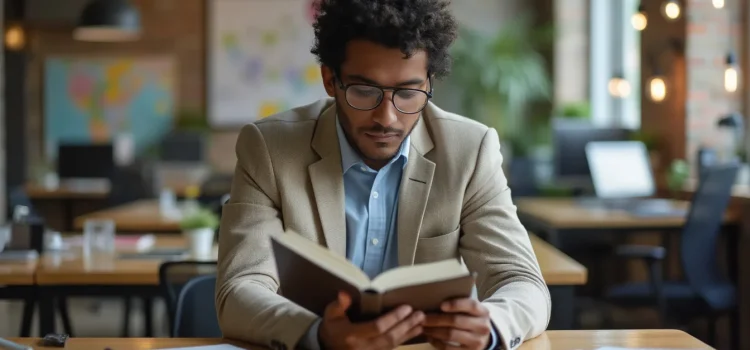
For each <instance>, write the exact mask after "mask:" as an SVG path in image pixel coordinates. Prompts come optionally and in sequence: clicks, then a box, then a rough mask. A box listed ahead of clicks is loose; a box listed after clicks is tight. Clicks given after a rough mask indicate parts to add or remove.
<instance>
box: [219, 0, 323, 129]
mask: <svg viewBox="0 0 750 350" xmlns="http://www.w3.org/2000/svg"><path fill="white" fill-rule="evenodd" d="M313 3H314V0H214V1H211V2H210V3H209V6H210V8H209V45H208V46H209V50H208V55H209V57H208V61H209V70H208V80H209V89H208V90H209V93H208V97H209V100H208V118H209V120H210V122H211V124H212V125H213V126H216V127H236V126H241V125H244V124H247V123H250V122H253V121H255V120H257V119H259V118H264V117H267V116H269V115H272V114H275V113H278V112H281V111H284V110H286V109H290V108H294V107H298V106H301V105H305V104H308V103H311V102H314V101H316V100H318V99H320V98H323V97H326V96H327V95H326V93H325V89H324V88H323V85H322V80H321V75H320V66H319V65H318V63H317V62H316V60H315V57H314V56H313V55H312V54H311V53H310V49H311V48H312V45H313V42H314V33H313V28H312V23H313V20H314V18H315V11H314V6H313Z"/></svg>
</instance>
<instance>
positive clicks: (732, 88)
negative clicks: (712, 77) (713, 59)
mask: <svg viewBox="0 0 750 350" xmlns="http://www.w3.org/2000/svg"><path fill="white" fill-rule="evenodd" d="M726 64H727V66H726V68H725V69H724V90H726V91H727V92H730V93H731V92H736V91H737V88H738V87H739V85H740V84H739V80H740V78H739V77H740V75H739V72H738V71H737V65H736V64H737V60H736V59H735V57H734V54H733V53H730V54H728V55H727V60H726Z"/></svg>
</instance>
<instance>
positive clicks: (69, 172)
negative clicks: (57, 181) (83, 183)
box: [57, 143, 115, 179]
mask: <svg viewBox="0 0 750 350" xmlns="http://www.w3.org/2000/svg"><path fill="white" fill-rule="evenodd" d="M114 169H115V161H114V148H113V146H112V144H111V143H110V144H72V143H69V144H61V145H59V146H58V149H57V174H58V176H59V177H60V178H61V179H101V178H109V177H110V176H111V175H112V172H113V171H114Z"/></svg>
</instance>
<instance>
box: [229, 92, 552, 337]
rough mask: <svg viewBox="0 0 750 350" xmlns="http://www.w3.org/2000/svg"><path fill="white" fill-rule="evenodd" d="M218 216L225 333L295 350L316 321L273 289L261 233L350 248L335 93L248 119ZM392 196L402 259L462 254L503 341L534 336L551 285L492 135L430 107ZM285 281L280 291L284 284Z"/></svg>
mask: <svg viewBox="0 0 750 350" xmlns="http://www.w3.org/2000/svg"><path fill="white" fill-rule="evenodd" d="M236 152H237V159H238V160H237V167H236V170H235V174H234V181H233V184H232V192H231V199H230V201H229V203H228V204H227V205H226V206H225V207H224V209H223V213H222V221H221V230H220V233H219V267H218V282H217V289H216V306H217V312H218V317H219V323H220V325H221V330H222V332H223V334H224V336H225V337H228V338H234V339H239V340H244V341H249V342H252V343H255V344H259V345H268V346H271V347H272V348H276V349H282V350H283V349H287V348H289V349H291V348H294V347H295V346H296V345H297V342H298V341H299V340H300V339H301V337H302V336H304V335H305V333H306V332H307V330H308V328H309V327H310V325H311V324H313V323H314V321H315V320H316V319H317V316H316V315H314V314H312V313H310V312H308V311H307V310H305V309H303V308H301V307H299V306H297V305H296V304H293V303H292V302H290V301H288V300H287V299H285V298H284V297H283V296H281V295H279V294H277V291H278V290H279V287H280V286H279V280H278V278H277V275H276V267H275V263H274V259H273V253H272V251H271V246H270V238H269V236H270V235H272V234H275V233H278V232H282V231H294V232H298V233H299V234H301V235H304V236H305V237H307V238H309V239H311V240H313V241H315V242H318V243H319V244H321V245H325V246H327V247H328V248H329V249H331V250H332V251H334V252H336V253H338V254H341V255H342V256H345V255H346V226H345V225H346V223H345V216H344V215H345V214H344V183H343V173H342V169H341V153H340V150H339V144H338V136H337V134H336V111H335V105H334V104H333V100H331V99H326V100H321V101H318V102H316V103H314V104H311V105H308V106H303V107H300V108H297V109H294V110H291V111H287V112H284V113H281V114H279V115H276V116H273V117H269V118H266V119H263V120H260V121H258V122H256V123H254V124H250V125H247V126H245V127H244V128H243V129H242V132H241V133H240V136H239V139H238V140H237V148H236ZM408 159H409V160H408V162H407V165H406V168H405V170H404V173H403V177H402V179H401V187H400V192H399V200H398V201H399V202H398V222H397V227H398V231H397V232H398V260H399V263H400V264H401V265H411V264H416V263H424V262H431V261H437V260H444V259H448V258H455V257H458V256H460V257H462V258H463V260H464V262H465V263H466V265H467V267H468V268H469V269H470V270H471V271H475V272H476V273H477V296H478V298H479V300H481V301H482V302H483V303H484V305H486V306H487V308H488V309H489V310H490V312H491V317H492V321H493V323H494V325H495V326H496V327H497V329H498V331H499V333H500V337H501V338H502V339H501V343H502V345H504V347H505V349H512V348H515V347H517V346H518V345H520V344H521V343H522V341H523V340H524V339H529V338H532V337H535V336H537V335H539V334H541V333H542V332H543V331H544V330H545V329H546V327H547V323H548V321H549V316H550V297H549V290H548V289H547V286H546V284H545V282H544V280H543V278H542V274H541V272H540V270H539V265H538V263H537V260H536V256H535V255H534V252H533V250H532V247H531V243H530V242H529V238H528V234H527V232H526V229H524V227H523V226H522V225H521V223H520V221H519V220H518V217H517V215H516V207H515V206H514V205H513V203H512V201H511V197H510V190H509V189H508V185H507V180H506V178H505V175H504V174H503V170H502V168H501V165H502V156H501V154H500V144H499V141H498V136H497V132H496V131H495V130H494V129H491V128H488V127H486V126H484V125H482V124H480V123H477V122H474V121H472V120H469V119H466V118H463V117H460V116H457V115H455V114H451V113H448V112H445V111H443V110H440V109H439V108H438V107H436V106H435V105H433V104H430V105H429V106H428V107H427V108H426V109H425V111H424V112H423V114H422V117H421V118H420V120H419V122H418V123H417V125H416V126H415V128H414V130H413V132H412V134H411V149H410V150H409V158H408ZM282 287H283V286H282Z"/></svg>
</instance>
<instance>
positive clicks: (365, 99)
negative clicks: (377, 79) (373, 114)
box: [346, 85, 427, 113]
mask: <svg viewBox="0 0 750 350" xmlns="http://www.w3.org/2000/svg"><path fill="white" fill-rule="evenodd" d="M383 94H384V92H383V90H382V89H380V88H378V87H374V86H368V85H350V86H349V87H348V88H347V89H346V101H347V102H348V103H349V105H350V106H352V107H354V108H356V109H362V110H370V109H373V108H375V107H377V106H378V105H379V104H380V102H381V101H382V100H383ZM393 104H394V106H395V107H396V108H397V109H398V110H399V111H401V112H403V113H417V112H419V111H421V110H422V109H423V108H424V106H425V105H426V104H427V93H425V92H424V91H418V90H396V91H395V92H394V93H393Z"/></svg>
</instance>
